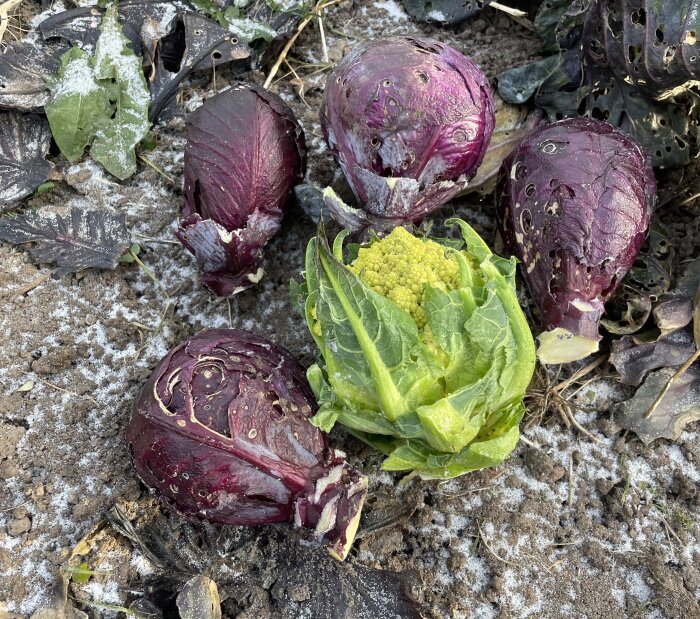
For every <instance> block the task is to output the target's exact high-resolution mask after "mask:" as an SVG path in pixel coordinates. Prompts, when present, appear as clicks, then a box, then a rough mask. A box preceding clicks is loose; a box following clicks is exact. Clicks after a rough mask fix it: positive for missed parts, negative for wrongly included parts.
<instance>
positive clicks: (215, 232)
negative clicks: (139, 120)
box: [176, 84, 306, 296]
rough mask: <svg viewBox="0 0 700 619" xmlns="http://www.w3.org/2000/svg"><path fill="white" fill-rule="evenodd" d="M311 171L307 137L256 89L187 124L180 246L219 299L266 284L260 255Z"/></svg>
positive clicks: (210, 104) (218, 101)
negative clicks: (294, 191) (293, 193)
mask: <svg viewBox="0 0 700 619" xmlns="http://www.w3.org/2000/svg"><path fill="white" fill-rule="evenodd" d="M305 171H306V146H305V142H304V132H303V131H302V129H301V127H300V126H299V124H298V123H297V121H296V119H295V118H294V114H293V112H292V110H290V109H289V107H288V106H287V105H286V104H285V103H284V101H282V99H280V98H279V97H278V96H277V95H275V94H273V93H271V92H268V91H266V90H265V89H263V88H261V87H260V86H256V85H253V84H247V85H242V84H241V85H237V86H235V87H233V88H231V89H229V90H227V91H225V92H222V93H220V94H218V95H216V96H215V97H212V98H211V99H208V100H207V101H206V102H205V103H204V104H203V105H202V106H201V107H199V108H198V109H197V110H196V111H195V112H193V113H192V114H190V115H189V116H188V117H187V145H186V147H185V208H184V210H183V212H182V219H181V221H180V227H179V229H178V230H177V232H176V236H177V238H178V239H179V240H180V241H181V242H182V243H183V245H185V247H187V249H188V250H189V251H190V252H192V253H193V254H194V255H195V256H196V258H197V263H198V265H199V268H200V270H201V272H202V281H203V282H204V284H206V286H208V287H209V288H210V289H211V290H213V291H214V292H215V293H216V294H218V295H220V296H228V295H231V294H236V293H237V292H240V291H241V290H244V289H245V288H248V287H250V286H252V285H254V284H256V283H257V282H258V281H260V278H261V277H262V276H263V270H262V267H261V263H262V259H263V252H262V250H263V247H264V246H265V244H266V243H267V242H268V241H269V240H270V238H272V236H274V235H275V234H276V233H277V231H278V230H279V228H280V225H281V222H282V217H283V207H284V205H285V203H286V202H287V200H288V198H289V196H290V194H291V191H292V189H293V188H294V185H296V184H297V183H299V182H301V181H302V179H303V178H304V174H305Z"/></svg>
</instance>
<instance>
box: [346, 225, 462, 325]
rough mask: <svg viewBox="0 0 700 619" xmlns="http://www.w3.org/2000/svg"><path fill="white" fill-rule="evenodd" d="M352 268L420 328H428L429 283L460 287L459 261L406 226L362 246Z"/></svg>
mask: <svg viewBox="0 0 700 619" xmlns="http://www.w3.org/2000/svg"><path fill="white" fill-rule="evenodd" d="M350 270H351V271H352V272H353V273H355V274H356V275H359V276H360V277H361V278H362V279H363V281H364V282H365V283H366V284H367V285H368V286H369V287H370V288H372V290H374V291H375V292H377V293H379V294H381V295H382V296H385V297H387V298H388V299H391V300H392V301H393V302H394V303H396V305H398V306H399V307H400V308H401V309H404V310H406V311H407V312H408V313H409V314H410V315H411V317H412V318H413V320H415V321H416V325H417V326H418V328H419V329H422V328H423V327H425V324H426V318H425V310H424V309H423V297H424V293H425V287H426V285H428V286H432V287H434V288H440V289H442V290H452V289H454V288H457V287H459V264H458V263H457V260H456V259H455V257H454V256H451V255H450V254H449V253H447V252H446V249H445V247H444V246H443V245H440V244H439V243H436V242H435V241H430V240H424V239H420V238H418V237H415V236H413V235H412V234H411V233H410V232H408V231H407V230H406V229H405V228H395V229H394V230H393V231H392V232H391V234H389V235H388V236H386V237H385V238H384V239H382V240H381V241H377V242H374V243H372V244H371V245H370V246H369V247H363V248H362V249H360V251H359V253H358V256H357V259H356V260H355V262H353V263H352V264H351V265H350Z"/></svg>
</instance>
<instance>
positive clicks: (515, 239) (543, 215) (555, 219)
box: [497, 118, 656, 363]
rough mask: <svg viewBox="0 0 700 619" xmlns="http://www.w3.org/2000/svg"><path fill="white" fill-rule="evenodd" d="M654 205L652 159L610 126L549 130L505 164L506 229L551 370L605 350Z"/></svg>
mask: <svg viewBox="0 0 700 619" xmlns="http://www.w3.org/2000/svg"><path fill="white" fill-rule="evenodd" d="M655 203H656V181H655V179H654V172H653V170H652V167H651V162H650V159H649V158H648V157H647V156H646V155H645V154H644V153H643V152H642V150H641V149H640V147H639V146H638V145H637V144H636V143H635V142H634V141H633V140H631V139H630V138H629V137H627V136H626V135H625V134H624V133H622V132H621V131H619V130H617V129H615V128H613V127H612V126H611V125H609V124H607V123H605V122H602V121H598V120H593V119H591V118H571V119H566V120H562V121H560V122H556V123H553V124H548V125H544V126H542V127H540V128H539V129H537V130H536V131H534V132H533V133H531V134H530V135H529V136H528V137H526V138H525V139H524V140H523V141H522V142H521V144H520V146H519V147H518V148H517V149H516V150H515V151H514V153H512V154H511V155H510V156H509V157H508V158H507V159H506V160H505V161H504V164H503V167H502V168H501V175H500V179H499V190H498V191H497V213H498V219H499V225H500V229H501V235H502V237H503V240H504V242H505V244H506V247H507V248H508V249H509V250H510V251H511V253H513V254H514V255H515V256H516V257H517V258H518V259H519V260H520V261H521V262H522V264H523V273H524V276H525V279H526V280H527V283H528V286H529V288H530V291H531V292H532V296H533V297H534V299H535V301H536V303H537V304H538V305H539V308H540V310H541V313H542V324H543V331H544V332H543V333H542V334H541V335H540V336H539V340H540V347H539V350H538V356H539V357H540V360H541V361H542V362H543V363H563V362H567V361H574V360H576V359H581V358H583V357H585V356H587V355H589V354H591V353H592V352H595V351H596V350H598V342H599V340H600V335H599V333H598V322H599V319H600V317H601V315H602V314H603V309H604V308H603V306H604V304H605V301H606V300H607V299H608V298H609V297H610V296H611V295H612V293H613V292H614V290H615V288H616V287H617V285H618V283H619V282H620V280H621V279H622V278H623V276H624V275H625V273H626V272H627V270H628V269H629V268H630V266H632V264H633V262H634V260H635V258H636V256H637V253H638V252H639V249H640V247H641V245H642V243H643V241H644V238H645V236H646V232H647V228H648V226H649V219H650V216H651V214H652V211H653V208H654V205H655Z"/></svg>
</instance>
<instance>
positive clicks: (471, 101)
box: [321, 37, 495, 230]
mask: <svg viewBox="0 0 700 619" xmlns="http://www.w3.org/2000/svg"><path fill="white" fill-rule="evenodd" d="M494 124H495V120H494V106H493V100H492V98H491V91H490V87H489V83H488V80H487V79H486V77H485V75H484V74H483V73H482V72H481V71H480V70H479V68H478V67H477V66H476V65H475V64H474V63H473V62H472V61H471V60H470V59H469V58H467V57H466V56H464V55H462V54H461V53H459V52H458V51H457V50H455V49H453V48H451V47H449V46H448V45H445V44H443V43H439V42H437V41H433V40H431V39H419V38H414V37H392V38H385V39H379V40H375V41H370V42H368V43H365V44H363V45H360V46H358V47H357V48H355V49H354V50H353V51H352V52H351V53H350V54H348V55H347V56H345V58H343V60H342V61H341V62H340V64H339V65H338V66H337V67H336V69H335V71H334V72H333V73H332V74H331V75H330V77H329V78H328V82H327V83H326V90H325V94H324V99H323V103H322V106H321V127H322V129H323V132H324V135H325V137H326V141H327V142H328V146H329V148H330V150H331V153H332V154H333V156H334V157H335V158H336V159H337V160H338V162H339V163H340V165H341V167H342V169H343V172H344V173H345V176H346V178H347V180H348V183H349V184H350V187H351V188H352V190H353V192H354V194H355V196H356V198H357V200H358V201H359V202H360V204H361V205H362V208H361V209H356V208H351V207H349V206H347V205H345V204H343V203H342V202H341V201H340V199H339V198H337V196H335V194H334V193H333V192H332V190H330V191H327V192H326V203H327V206H328V208H329V210H330V211H331V214H332V215H333V216H334V217H335V219H337V220H338V221H339V222H340V223H341V224H342V225H345V226H348V227H351V228H353V229H355V230H357V229H361V228H364V227H367V226H370V225H372V226H374V227H375V228H392V227H394V226H396V225H399V224H401V223H404V222H409V221H417V220H420V219H422V218H423V217H425V216H426V215H427V214H428V213H430V212H432V211H434V210H435V209H437V208H438V207H440V206H441V205H442V204H444V203H445V202H447V201H448V200H450V199H451V198H453V197H454V196H455V195H457V194H458V193H459V192H460V191H462V190H463V189H464V188H465V187H466V186H467V183H468V181H469V179H470V178H471V177H472V176H473V175H474V174H475V173H476V170H477V168H478V167H479V165H480V164H481V161H482V160H483V158H484V154H485V153H486V148H487V147H488V144H489V141H490V140H491V135H492V134H493V129H494Z"/></svg>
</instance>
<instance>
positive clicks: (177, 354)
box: [126, 329, 367, 560]
mask: <svg viewBox="0 0 700 619" xmlns="http://www.w3.org/2000/svg"><path fill="white" fill-rule="evenodd" d="M316 410H317V405H316V401H315V400H314V397H313V393H312V392H311V389H310V387H309V384H308V382H307V380H306V376H305V373H304V369H303V368H302V367H301V366H300V365H299V363H298V362H297V361H296V359H294V358H293V357H292V356H291V354H290V353H289V352H288V351H286V350H285V349H283V348H281V347H279V346H276V345H274V344H273V343H271V342H269V341H267V340H265V339H263V338H261V337H258V336H256V335H253V334H251V333H247V332H245V331H236V330H232V329H212V330H208V331H203V332H201V333H199V334H197V335H195V336H194V337H192V338H190V339H189V340H188V341H186V342H184V343H183V344H180V345H179V346H177V347H176V348H174V349H173V350H171V351H170V352H169V353H168V354H167V355H166V356H165V357H164V358H163V359H162V360H161V362H160V363H159V364H158V366H157V367H156V368H155V370H154V371H153V374H152V375H151V378H150V379H149V381H148V382H147V383H146V385H145V386H144V387H143V389H142V390H141V393H140V394H139V396H138V398H137V399H136V402H135V403H134V409H133V415H132V418H131V422H130V424H129V426H128V428H127V432H126V438H127V441H128V443H129V450H130V452H131V456H132V459H133V463H134V467H135V468H136V472H137V473H138V474H139V477H141V479H142V480H143V481H144V483H145V484H146V485H147V486H149V487H150V488H152V489H154V490H155V491H156V492H157V494H159V495H160V496H161V497H162V498H164V499H166V500H167V501H168V502H170V503H172V504H173V505H174V506H175V507H176V508H177V509H178V510H179V511H180V512H182V513H184V514H186V515H189V516H194V517H197V518H200V519H203V520H207V521H210V522H217V523H226V524H235V525H260V524H267V523H274V522H285V521H294V523H295V524H296V526H299V527H306V528H310V529H312V530H313V531H314V534H315V536H316V537H317V538H319V539H320V538H322V539H323V540H324V542H325V543H326V544H327V546H328V549H329V550H330V552H331V554H333V555H334V556H336V557H337V558H339V559H341V560H342V559H344V558H345V556H346V555H347V552H348V550H349V549H350V546H351V545H352V542H353V539H354V537H355V532H356V530H357V526H358V523H359V519H360V512H361V510H362V504H363V502H364V498H365V495H366V491H367V479H366V477H364V476H363V475H361V474H360V473H359V472H357V471H356V470H355V469H353V468H351V467H350V466H349V465H348V464H347V462H346V461H345V454H343V453H342V452H340V451H338V450H336V449H333V448H332V447H330V445H329V444H328V441H327V439H326V435H325V434H324V433H323V432H321V431H320V430H319V429H318V428H316V427H315V426H313V425H311V423H310V422H309V417H311V416H313V415H314V413H315V412H316Z"/></svg>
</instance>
